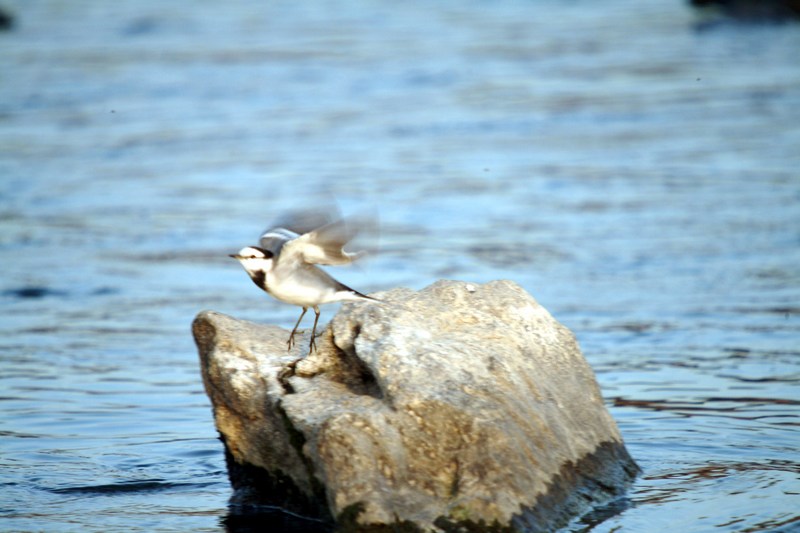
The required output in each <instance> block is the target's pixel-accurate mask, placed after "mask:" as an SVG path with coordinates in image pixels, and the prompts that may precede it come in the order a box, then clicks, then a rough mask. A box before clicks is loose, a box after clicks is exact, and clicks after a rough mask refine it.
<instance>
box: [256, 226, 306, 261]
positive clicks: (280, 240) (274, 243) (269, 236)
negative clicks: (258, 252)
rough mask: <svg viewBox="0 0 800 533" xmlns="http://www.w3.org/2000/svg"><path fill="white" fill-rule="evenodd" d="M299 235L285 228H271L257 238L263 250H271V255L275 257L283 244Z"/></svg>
mask: <svg viewBox="0 0 800 533" xmlns="http://www.w3.org/2000/svg"><path fill="white" fill-rule="evenodd" d="M299 236H300V235H298V234H297V233H295V232H293V231H289V230H288V229H286V228H273V229H270V230H267V231H265V232H264V234H263V235H261V239H260V240H259V242H260V244H261V247H262V248H263V249H265V250H269V251H270V252H272V255H273V256H275V257H277V256H278V254H280V252H281V249H282V248H283V246H284V245H285V244H286V243H287V242H289V241H292V240H294V239H296V238H298V237H299Z"/></svg>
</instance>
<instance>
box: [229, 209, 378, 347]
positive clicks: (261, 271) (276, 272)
mask: <svg viewBox="0 0 800 533" xmlns="http://www.w3.org/2000/svg"><path fill="white" fill-rule="evenodd" d="M285 218H287V217H285ZM356 233H358V224H357V221H356V220H348V219H344V218H339V219H332V218H331V217H327V216H318V215H314V214H309V213H302V212H299V213H294V214H292V215H289V216H288V220H287V221H286V222H284V223H281V224H280V225H276V226H274V227H272V228H271V229H268V230H266V231H265V232H264V233H263V234H262V235H261V237H260V239H259V245H258V246H245V247H244V248H242V249H241V250H239V252H238V253H235V254H230V257H232V258H234V259H236V260H238V261H239V263H241V265H242V266H243V267H244V269H245V271H246V272H247V274H248V275H249V276H250V279H252V280H253V283H255V284H256V286H258V288H260V289H261V290H263V291H265V292H266V293H267V294H269V295H270V296H272V297H273V298H275V299H277V300H280V301H282V302H285V303H288V304H292V305H297V306H300V307H302V308H303V311H302V313H300V318H298V319H297V322H296V323H295V325H294V328H293V329H292V332H291V333H290V334H289V340H288V341H287V345H288V350H289V351H291V349H292V347H293V346H294V344H295V341H294V336H295V333H297V328H298V327H299V326H300V322H301V321H302V320H303V317H304V316H305V314H306V312H307V311H308V309H309V308H312V309H313V310H314V314H315V316H314V326H313V328H312V329H311V341H310V343H309V351H308V354H309V355H310V354H311V353H312V352H314V351H315V350H316V349H317V345H316V341H315V337H316V331H317V323H318V322H319V315H320V310H319V306H320V305H323V304H327V303H332V302H347V301H361V302H372V303H382V301H381V300H379V299H377V298H373V297H371V296H367V295H366V294H363V293H361V292H359V291H357V290H355V289H352V288H350V287H348V286H347V285H345V284H344V283H341V282H339V281H337V280H336V279H334V278H333V277H332V276H330V275H329V274H328V273H327V272H325V271H324V270H322V269H321V268H319V267H318V266H317V265H331V266H338V265H346V264H349V263H352V262H353V261H355V260H356V259H359V258H360V257H362V255H364V252H358V253H348V252H345V251H344V246H345V245H346V244H347V243H348V242H349V241H350V240H352V239H353V237H355V235H356Z"/></svg>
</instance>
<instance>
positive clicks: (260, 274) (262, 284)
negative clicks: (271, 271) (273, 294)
mask: <svg viewBox="0 0 800 533" xmlns="http://www.w3.org/2000/svg"><path fill="white" fill-rule="evenodd" d="M250 279H252V280H253V283H255V284H256V285H258V288H259V289H262V290H267V273H266V272H265V271H263V270H256V271H255V272H253V273H252V274H250Z"/></svg>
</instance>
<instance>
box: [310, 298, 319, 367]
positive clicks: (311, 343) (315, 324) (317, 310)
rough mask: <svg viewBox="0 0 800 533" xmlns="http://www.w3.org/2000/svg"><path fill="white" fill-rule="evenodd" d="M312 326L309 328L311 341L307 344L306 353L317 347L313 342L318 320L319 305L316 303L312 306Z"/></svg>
mask: <svg viewBox="0 0 800 533" xmlns="http://www.w3.org/2000/svg"><path fill="white" fill-rule="evenodd" d="M314 314H315V315H316V316H315V317H314V327H313V328H311V342H310V343H309V345H308V355H311V352H313V351H314V350H316V349H317V343H316V342H315V340H314V339H315V338H316V336H317V322H318V321H319V307H317V306H316V305H315V306H314Z"/></svg>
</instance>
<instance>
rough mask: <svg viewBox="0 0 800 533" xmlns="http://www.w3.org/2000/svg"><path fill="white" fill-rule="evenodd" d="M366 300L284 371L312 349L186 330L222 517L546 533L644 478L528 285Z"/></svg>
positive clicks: (264, 336)
mask: <svg viewBox="0 0 800 533" xmlns="http://www.w3.org/2000/svg"><path fill="white" fill-rule="evenodd" d="M373 296H376V297H378V298H381V299H383V300H385V301H386V302H387V303H386V304H383V305H379V304H369V303H356V304H348V305H345V306H343V307H342V309H341V310H340V312H339V313H338V314H337V315H336V316H335V317H334V318H333V320H332V321H331V323H330V324H329V325H328V327H327V328H326V329H325V331H324V333H323V334H322V335H321V337H320V338H318V339H317V345H318V347H319V351H318V352H316V353H314V354H312V355H310V356H308V357H306V358H304V359H301V360H299V361H298V362H297V364H296V365H294V364H292V363H293V362H294V361H295V360H297V359H298V358H299V357H302V356H303V355H305V351H306V350H307V346H308V338H307V337H306V338H305V339H304V340H303V341H301V342H298V343H297V347H296V348H295V350H294V351H293V352H292V353H288V354H287V352H286V340H287V338H288V331H286V330H284V329H281V328H277V327H274V326H263V325H257V324H253V323H249V322H244V321H240V320H237V319H234V318H231V317H228V316H225V315H222V314H219V313H215V312H211V311H204V312H202V313H200V314H199V315H198V316H197V318H196V320H195V322H194V326H193V329H194V335H195V339H196V342H197V345H198V348H199V352H200V359H201V364H202V373H203V380H204V383H205V387H206V391H207V392H208V395H209V397H210V398H211V401H212V404H213V407H214V417H215V420H216V425H217V428H218V430H219V432H220V434H221V436H222V439H223V441H224V443H225V446H226V454H227V458H228V467H229V474H230V478H231V483H232V485H233V488H234V494H233V497H232V500H231V502H232V509H234V510H235V509H252V508H254V507H258V505H259V504H267V505H276V506H280V507H282V508H284V509H287V510H289V511H291V512H294V513H297V514H301V515H303V516H307V517H312V518H315V519H318V520H320V523H321V524H328V525H329V526H330V527H332V528H337V529H339V530H352V531H361V530H363V531H372V530H375V531H378V530H382V529H383V528H385V526H388V525H393V526H394V527H399V528H401V529H402V530H408V531H414V530H421V531H468V530H469V531H542V530H551V529H553V528H556V527H558V526H560V525H563V524H565V523H566V522H567V521H568V520H569V519H570V518H572V517H574V516H575V515H577V514H580V513H581V512H584V511H586V510H587V509H588V508H589V507H590V506H591V505H593V504H597V503H601V502H605V501H608V500H610V499H613V498H617V497H619V496H621V495H622V494H623V492H624V490H625V488H626V486H627V484H628V483H629V482H630V481H631V480H632V479H633V478H634V477H635V475H636V473H637V472H638V468H637V466H636V464H635V463H634V462H633V460H632V459H631V458H630V456H629V455H628V453H627V451H626V450H625V447H624V444H623V442H622V438H621V437H620V434H619V431H618V429H617V426H616V424H615V423H614V420H613V419H612V418H611V416H610V415H609V413H608V411H607V410H606V409H605V407H604V405H603V400H602V398H601V396H600V391H599V389H598V386H597V383H596V381H595V378H594V374H593V372H592V370H591V368H590V367H589V365H588V364H587V362H586V360H585V359H584V358H583V356H582V355H581V352H580V349H579V347H578V345H577V343H576V341H575V338H574V336H573V335H572V333H571V332H570V331H569V330H568V329H567V328H565V327H564V326H562V325H561V324H559V323H558V322H557V321H556V320H555V319H554V318H553V317H552V316H551V315H550V314H549V313H548V312H547V311H546V310H545V309H544V308H543V307H541V306H540V305H539V304H538V303H537V302H536V301H535V300H534V299H533V298H532V297H531V296H530V295H528V294H527V293H526V292H525V291H524V290H523V289H522V288H520V287H519V286H518V285H516V284H514V283H512V282H508V281H496V282H491V283H487V284H485V285H476V284H469V283H463V282H455V281H440V282H437V283H435V284H433V285H431V286H429V287H427V288H425V289H423V290H421V291H419V292H414V291H411V290H407V289H395V290H392V291H389V292H386V293H380V294H375V295H373ZM307 334H308V333H306V335H307Z"/></svg>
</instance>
